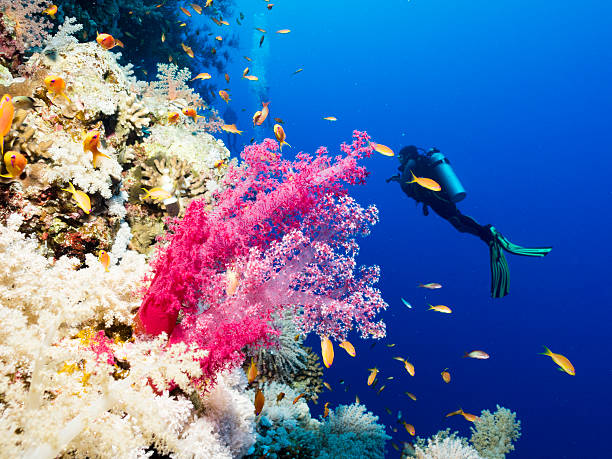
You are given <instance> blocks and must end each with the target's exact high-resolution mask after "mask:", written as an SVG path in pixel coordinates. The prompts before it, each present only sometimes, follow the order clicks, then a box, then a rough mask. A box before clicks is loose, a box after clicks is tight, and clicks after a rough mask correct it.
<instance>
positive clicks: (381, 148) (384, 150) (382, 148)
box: [370, 142, 395, 156]
mask: <svg viewBox="0 0 612 459" xmlns="http://www.w3.org/2000/svg"><path fill="white" fill-rule="evenodd" d="M370 146H371V147H372V148H373V149H374V151H377V152H378V153H380V154H381V155H385V156H395V153H393V150H391V149H390V148H389V147H388V146H386V145H383V144H381V143H374V142H370Z"/></svg>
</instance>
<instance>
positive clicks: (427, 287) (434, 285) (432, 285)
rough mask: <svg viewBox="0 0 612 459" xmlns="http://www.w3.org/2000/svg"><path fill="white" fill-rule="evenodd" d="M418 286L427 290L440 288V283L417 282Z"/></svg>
mask: <svg viewBox="0 0 612 459" xmlns="http://www.w3.org/2000/svg"><path fill="white" fill-rule="evenodd" d="M418 287H421V288H426V289H428V290H436V289H438V288H442V285H441V284H438V283H436V282H430V283H429V284H419V285H418Z"/></svg>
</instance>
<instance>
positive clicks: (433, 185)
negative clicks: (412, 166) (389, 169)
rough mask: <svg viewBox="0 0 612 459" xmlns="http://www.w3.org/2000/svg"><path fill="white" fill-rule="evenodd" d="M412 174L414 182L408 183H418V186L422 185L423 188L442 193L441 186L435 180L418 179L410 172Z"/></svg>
mask: <svg viewBox="0 0 612 459" xmlns="http://www.w3.org/2000/svg"><path fill="white" fill-rule="evenodd" d="M410 173H411V174H412V180H411V181H409V182H406V183H416V184H417V185H420V186H422V187H423V188H426V189H428V190H431V191H440V190H441V189H442V187H441V186H440V184H439V183H438V182H436V181H435V180H433V179H430V178H427V177H417V176H416V175H414V173H413V172H412V171H410Z"/></svg>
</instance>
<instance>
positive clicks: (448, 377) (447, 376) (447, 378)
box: [440, 368, 451, 384]
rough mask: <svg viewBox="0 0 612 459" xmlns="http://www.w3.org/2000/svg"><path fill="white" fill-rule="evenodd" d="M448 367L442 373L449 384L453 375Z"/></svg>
mask: <svg viewBox="0 0 612 459" xmlns="http://www.w3.org/2000/svg"><path fill="white" fill-rule="evenodd" d="M447 370H448V368H445V369H444V370H443V371H442V373H440V374H441V375H442V379H443V380H444V382H445V383H446V384H448V383H449V382H451V375H450V373H449V372H448V371H447Z"/></svg>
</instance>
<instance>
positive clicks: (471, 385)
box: [203, 0, 612, 458]
mask: <svg viewBox="0 0 612 459" xmlns="http://www.w3.org/2000/svg"><path fill="white" fill-rule="evenodd" d="M274 3H275V6H274V8H273V9H272V11H269V12H268V11H266V10H265V3H264V2H261V1H247V2H238V4H239V5H240V6H239V8H238V10H240V9H242V11H244V12H245V13H246V14H247V19H246V21H245V24H244V25H243V26H242V31H241V32H240V33H241V40H242V46H243V49H241V50H238V52H237V58H236V60H235V61H234V63H233V65H232V67H231V69H230V73H231V74H232V75H234V76H235V77H234V78H233V80H232V82H231V84H230V85H225V83H224V82H223V83H222V84H221V86H222V87H224V86H227V88H228V89H230V91H231V93H232V101H231V102H230V104H233V107H234V109H235V110H236V111H237V112H239V115H240V120H239V123H238V127H239V128H240V129H245V133H244V134H243V136H242V137H241V138H240V139H241V142H248V139H249V138H251V137H253V136H256V137H257V138H261V137H263V136H268V137H272V135H273V134H272V129H271V126H270V125H264V126H262V127H259V128H257V131H256V132H255V131H254V130H253V129H252V128H250V127H249V126H250V125H252V123H251V116H252V114H253V112H254V111H255V110H256V109H257V108H258V107H257V106H256V103H255V99H254V96H253V92H252V91H251V92H249V91H250V90H252V89H253V88H254V86H249V85H253V82H247V81H246V80H241V79H239V76H240V74H241V73H242V69H243V68H244V66H245V65H247V62H246V61H245V60H243V59H242V58H241V57H240V56H242V55H249V56H250V57H251V58H253V59H259V60H260V62H262V61H263V65H264V66H265V68H266V71H267V75H266V76H267V82H268V85H269V90H268V98H269V100H270V101H271V105H270V117H275V116H278V117H281V118H283V119H284V120H285V121H286V124H285V125H284V127H285V131H286V133H287V141H288V142H289V143H290V144H291V145H292V146H293V150H289V151H292V152H295V151H299V150H304V151H309V152H314V150H315V149H316V147H318V146H319V145H326V146H328V147H329V148H330V151H331V152H336V151H338V150H337V146H338V145H339V144H340V143H341V142H342V141H350V137H351V132H352V130H353V129H359V130H366V131H367V132H368V133H369V134H370V135H371V136H372V137H373V139H374V140H375V141H377V142H380V143H383V144H386V145H389V146H390V147H392V148H393V149H395V151H396V152H397V151H399V148H400V147H401V146H403V145H407V144H411V143H413V144H416V145H419V146H422V147H425V148H428V147H430V146H434V145H435V146H437V147H438V148H440V149H441V150H442V151H443V152H444V153H446V154H447V156H448V157H449V158H450V159H451V161H452V163H453V165H454V167H455V170H456V172H457V173H458V174H459V176H460V178H461V180H462V181H463V183H464V185H465V187H466V188H467V191H468V197H467V199H466V200H465V201H464V202H462V203H461V204H460V206H459V207H460V209H461V210H462V211H463V212H464V213H466V214H468V215H471V216H473V217H474V218H476V219H477V220H478V221H480V222H481V223H492V224H494V225H495V226H496V227H497V228H498V229H499V230H500V231H502V232H503V233H504V235H506V236H507V237H508V238H509V239H510V240H512V241H514V242H516V243H518V244H522V245H526V246H529V245H532V246H539V245H552V246H554V249H553V251H552V253H551V254H550V255H549V256H547V257H545V258H544V259H532V258H523V257H517V256H513V255H508V262H509V265H510V270H511V293H510V295H509V296H508V297H506V298H504V299H498V300H492V299H491V298H490V296H489V260H488V250H487V247H486V246H485V245H484V244H483V243H482V242H481V241H479V240H477V239H476V238H474V237H472V236H469V235H463V234H459V233H457V232H456V231H455V230H454V229H453V228H452V227H451V226H450V225H449V224H448V223H447V222H445V221H444V220H442V219H440V218H438V217H437V216H436V215H434V214H433V213H432V215H430V216H429V217H424V216H423V215H422V213H421V209H420V207H419V208H418V209H416V208H415V205H414V202H413V201H412V200H410V199H409V198H407V197H406V196H405V195H404V194H403V193H402V192H401V191H400V189H399V186H398V185H397V184H386V183H385V181H384V179H385V178H387V177H389V176H391V175H393V174H394V173H395V171H396V168H397V160H396V159H394V158H387V157H383V156H380V155H377V156H375V157H373V158H371V159H370V160H368V162H367V166H368V168H370V170H371V171H372V175H371V177H370V179H369V182H368V184H367V185H366V186H365V187H362V188H360V189H356V190H354V193H355V195H356V196H357V197H358V199H359V200H360V202H362V203H363V204H369V203H375V204H376V205H377V206H378V208H379V209H380V218H381V221H380V224H378V225H377V226H376V227H375V228H374V230H373V232H372V234H371V236H370V237H368V238H367V239H365V240H363V241H362V250H361V255H360V260H359V261H360V262H361V263H364V264H378V265H380V266H381V268H382V278H381V282H380V284H379V286H380V289H381V291H382V294H383V296H384V298H385V299H386V301H387V302H388V303H389V305H390V307H389V309H388V310H387V312H385V313H384V314H383V318H384V320H385V321H386V323H387V327H388V339H385V340H383V341H381V342H379V343H378V344H376V346H375V347H374V348H373V349H371V348H370V346H371V342H366V341H360V340H358V339H357V337H356V336H351V341H352V342H353V343H354V344H355V346H356V348H357V353H358V356H357V357H356V358H355V359H351V358H350V357H348V356H347V355H346V354H345V353H344V351H342V350H341V349H338V348H337V349H336V360H335V362H334V365H333V366H332V368H331V369H330V370H326V374H325V380H327V381H328V382H329V383H330V384H331V385H332V387H333V390H334V391H333V392H332V393H326V394H324V397H323V402H324V401H326V400H329V401H331V406H332V407H333V406H335V405H336V404H338V403H348V402H350V401H353V400H354V397H355V395H356V394H357V395H359V397H360V398H361V400H362V401H363V402H365V403H366V405H367V406H368V408H369V409H371V410H372V411H374V412H375V413H376V414H378V415H380V416H381V420H382V421H383V422H384V423H385V424H387V425H389V429H388V432H390V433H392V431H391V428H392V427H398V432H397V433H394V434H393V435H394V439H395V441H398V442H399V441H403V440H410V438H409V436H408V434H407V433H406V432H405V431H404V430H403V428H402V427H401V425H399V424H394V419H395V412H396V410H397V409H398V408H399V409H401V410H402V412H403V414H404V419H406V421H407V422H409V423H411V424H413V425H414V426H415V427H416V430H417V434H418V435H421V436H428V435H431V434H433V433H435V432H436V431H437V430H439V429H444V428H446V427H450V428H452V429H457V430H459V431H460V432H461V433H462V434H463V435H469V431H468V427H469V425H468V424H469V423H468V422H467V421H465V420H464V419H463V418H461V417H459V416H457V417H453V418H449V419H446V418H444V414H445V413H447V412H449V411H453V410H456V409H457V408H458V407H459V406H461V407H463V408H464V409H465V410H466V411H467V412H470V413H475V414H477V413H479V412H480V411H481V410H482V409H491V410H493V409H494V408H495V405H496V404H500V405H502V406H505V407H507V408H510V409H511V410H513V411H516V412H517V414H518V418H519V419H520V420H521V422H522V428H523V429H522V431H523V436H522V438H521V439H520V440H519V442H518V444H517V450H516V451H515V452H514V453H512V454H511V457H517V458H590V457H610V454H611V453H610V446H609V439H608V434H609V431H610V427H609V425H610V422H609V415H610V408H611V407H612V396H611V395H610V387H611V385H610V378H611V376H612V362H611V357H612V355H611V354H612V352H611V348H612V346H611V344H610V332H609V328H610V325H611V323H612V321H611V319H612V312H611V311H610V307H611V306H612V295H611V289H610V273H611V270H610V267H609V263H610V261H612V256H611V255H610V246H609V237H610V236H611V235H612V232H611V229H612V228H611V227H612V225H611V221H612V219H611V217H610V212H611V210H612V205H611V204H612V187H611V185H610V174H612V172H611V166H612V160H611V154H612V148H611V142H610V141H611V135H610V132H612V129H611V126H610V125H611V121H612V119H611V116H610V110H611V109H612V90H611V89H610V82H611V81H612V50H611V43H612V41H611V38H612V33H610V26H609V23H610V18H612V3H611V2H609V1H604V0H602V1H594V0H581V1H567V0H554V1H553V0H544V1H542V0H529V1H527V0H496V1H491V0H470V1H468V2H455V1H450V0H445V1H442V0H413V1H410V2H408V1H406V0H402V1H400V0H388V1H385V2H354V1H347V0H345V1H339V0H336V1H331V0H330V1H326V2H295V1H287V0H285V1H281V0H279V1H276V2H274ZM262 11H264V12H265V13H266V15H267V16H266V20H265V21H261V20H258V21H259V22H265V24H261V23H258V22H257V21H255V22H254V23H250V22H249V20H250V19H251V18H252V15H253V13H254V12H262ZM251 22H252V21H251ZM251 26H263V27H266V28H268V29H269V30H270V31H273V30H277V29H280V28H290V29H291V30H292V32H291V33H290V34H288V35H277V34H273V33H270V32H268V33H267V35H266V40H267V43H266V45H269V51H270V52H269V55H268V56H265V53H264V52H263V49H264V48H262V49H261V50H259V49H256V50H255V52H252V50H251V47H252V45H253V43H252V40H258V38H259V34H257V33H253V32H252V29H251V28H250V27H251ZM255 46H257V45H256V44H255ZM258 53H259V54H258ZM297 68H304V71H303V72H301V73H299V74H297V75H292V72H293V71H294V70H296V69H297ZM203 71H204V70H203ZM216 105H217V106H218V108H219V109H220V110H221V111H223V108H224V103H223V102H222V101H220V102H218V104H216ZM242 108H244V109H245V111H244V112H243V111H241V109H242ZM329 115H334V116H336V117H337V118H338V122H336V123H330V122H327V121H323V120H322V117H324V116H329ZM288 154H292V153H289V152H288ZM419 282H424V283H425V282H440V283H442V284H443V285H444V288H443V289H442V290H438V291H434V292H429V291H426V290H423V289H418V288H416V285H417V284H418V283H419ZM400 297H404V298H406V299H407V300H408V301H410V302H411V303H412V304H413V306H414V308H413V309H412V310H409V309H407V308H405V307H404V306H403V305H402V304H401V302H400ZM429 301H431V302H435V303H436V304H447V305H449V306H450V307H451V308H453V314H451V315H444V314H439V313H436V312H433V311H427V310H426V309H427V307H426V302H429ZM308 342H309V343H310V344H311V345H314V346H315V347H317V348H318V340H317V339H315V338H312V337H311V338H310V339H309V341H308ZM390 343H396V344H397V346H396V347H394V348H388V347H386V346H385V345H386V344H390ZM542 345H546V346H548V347H550V348H551V349H552V350H553V351H554V352H558V353H561V354H564V355H565V356H567V357H568V358H569V359H570V360H571V361H572V362H573V364H574V366H575V368H576V376H575V377H572V376H569V375H567V374H564V373H561V372H559V371H557V369H556V365H554V363H553V362H552V361H551V359H550V358H548V357H544V356H540V355H538V353H539V352H541V351H542ZM471 349H483V350H486V351H487V352H488V353H489V354H490V355H491V359H490V360H487V361H476V360H470V359H462V358H461V356H462V354H463V352H465V351H466V350H471ZM396 355H401V356H404V357H408V358H409V360H410V361H411V362H412V363H414V365H415V367H416V376H415V377H414V378H411V377H410V376H408V375H407V373H406V372H405V370H404V369H403V366H402V365H401V363H399V362H397V361H395V360H392V359H391V358H392V357H393V356H396ZM375 365H376V366H378V368H379V369H381V379H384V378H386V377H387V376H395V379H394V380H393V381H389V382H387V383H386V385H387V387H386V389H385V390H384V391H383V392H382V393H381V394H380V395H376V393H375V391H374V390H372V389H371V388H368V387H367V385H366V378H367V375H368V371H367V368H370V367H373V366H375ZM445 367H449V368H450V371H451V375H452V378H453V379H452V382H451V383H450V384H445V383H444V382H443V381H442V379H441V377H440V372H441V371H442V370H443V369H444V368H445ZM340 378H344V379H345V380H346V381H347V384H349V385H350V387H349V389H348V391H347V392H343V390H342V386H340V385H339V383H338V380H339V379H340ZM407 390H408V391H411V392H413V393H415V394H416V395H417V397H418V401H417V402H413V401H411V400H410V399H409V398H408V397H406V396H405V395H404V391H407ZM326 392H327V391H326ZM384 407H391V408H392V410H393V411H394V415H393V416H388V415H387V414H386V412H385V410H384ZM320 410H321V405H319V406H318V407H313V411H314V412H315V413H318V412H319V411H320ZM388 450H389V451H388V456H389V457H396V456H397V453H396V452H395V451H394V450H393V449H391V447H390V446H389V448H388Z"/></svg>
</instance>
